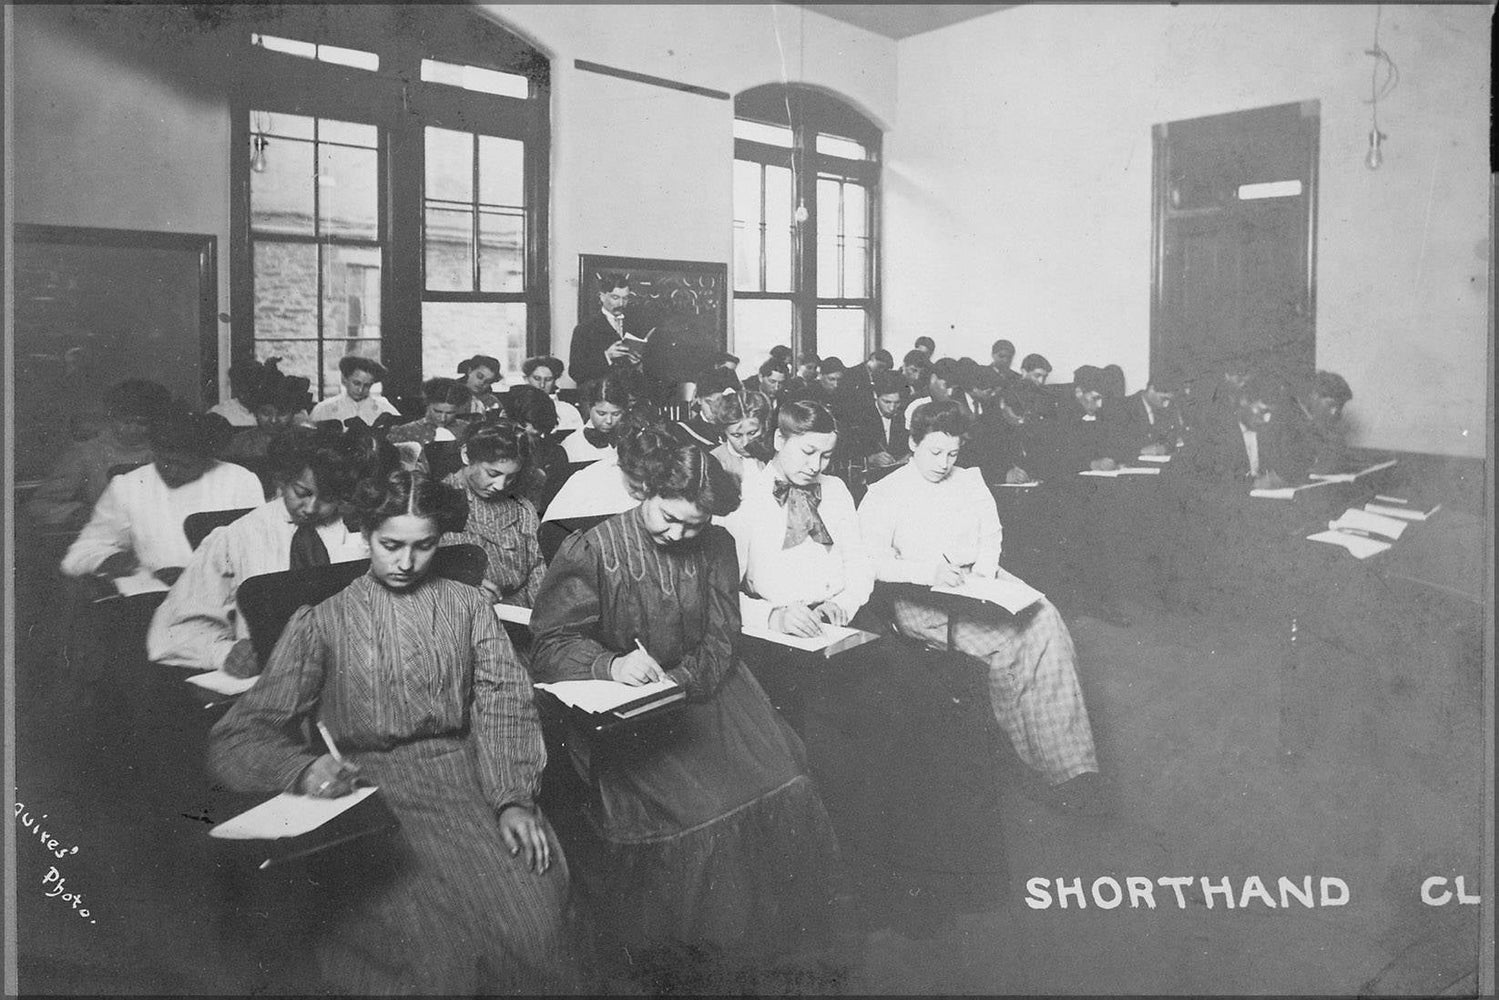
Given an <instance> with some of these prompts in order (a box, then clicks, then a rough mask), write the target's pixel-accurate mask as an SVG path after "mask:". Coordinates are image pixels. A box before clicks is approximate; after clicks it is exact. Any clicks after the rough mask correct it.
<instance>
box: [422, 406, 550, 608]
mask: <svg viewBox="0 0 1499 1000" xmlns="http://www.w3.org/2000/svg"><path fill="white" fill-rule="evenodd" d="M461 454H462V456H463V468H461V469H459V470H458V471H457V472H455V473H453V474H452V475H451V476H448V477H447V478H446V479H444V480H443V482H445V483H447V484H448V485H449V486H456V487H457V488H459V489H461V490H463V491H464V492H465V493H466V494H467V495H468V521H467V523H465V524H464V526H463V530H462V531H456V532H449V533H448V534H446V535H444V536H443V538H442V542H443V544H444V545H460V544H468V545H477V546H479V547H480V548H481V549H483V550H484V554H485V556H487V557H488V565H487V567H486V568H485V570H484V589H485V590H486V591H488V592H489V596H490V598H491V599H492V600H493V601H494V602H495V603H497V604H499V603H504V604H514V605H516V606H518V607H522V608H529V607H531V606H532V605H533V604H534V603H535V601H536V592H537V591H538V590H540V589H541V579H542V577H543V576H545V575H546V562H545V561H544V560H543V559H542V558H541V548H540V546H539V545H537V543H536V530H537V527H538V526H539V522H538V520H537V517H536V508H535V507H534V506H532V504H531V501H530V500H527V499H526V498H525V496H523V495H522V494H523V493H524V492H525V490H526V489H527V484H528V483H529V482H530V480H531V479H532V478H533V477H535V476H536V473H535V472H534V471H533V470H532V468H531V447H530V440H529V439H528V438H527V436H526V432H525V431H524V430H523V429H522V428H521V427H520V426H519V425H517V424H515V423H514V422H512V421H510V420H509V419H507V418H504V417H500V418H497V419H495V420H493V421H491V422H488V423H484V424H481V425H479V427H477V428H476V429H475V430H474V432H473V433H472V434H470V435H469V437H468V440H467V441H465V442H464V443H463V450H462V452H461Z"/></svg>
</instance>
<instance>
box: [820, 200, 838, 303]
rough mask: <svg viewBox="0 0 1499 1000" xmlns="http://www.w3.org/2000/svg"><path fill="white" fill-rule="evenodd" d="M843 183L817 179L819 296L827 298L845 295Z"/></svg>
mask: <svg viewBox="0 0 1499 1000" xmlns="http://www.w3.org/2000/svg"><path fill="white" fill-rule="evenodd" d="M840 186H841V185H839V183H838V182H837V181H832V180H827V179H826V178H822V177H819V178H818V179H817V295H818V297H820V298H824V299H840V298H843V292H842V290H841V288H842V285H841V284H840V278H841V277H842V274H841V271H842V262H841V260H840V259H839V255H838V242H839V240H838V237H839V235H840V232H839V219H840V210H839V205H838V194H839V187H840Z"/></svg>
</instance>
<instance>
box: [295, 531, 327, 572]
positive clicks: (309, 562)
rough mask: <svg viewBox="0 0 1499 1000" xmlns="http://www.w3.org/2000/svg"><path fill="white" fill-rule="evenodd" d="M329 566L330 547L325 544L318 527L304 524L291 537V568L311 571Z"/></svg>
mask: <svg viewBox="0 0 1499 1000" xmlns="http://www.w3.org/2000/svg"><path fill="white" fill-rule="evenodd" d="M326 565H328V546H326V545H324V544H323V539H322V536H321V535H319V534H318V533H317V526H316V525H311V524H304V525H301V526H300V527H298V528H297V530H296V531H295V532H293V533H292V536H291V568H292V569H311V568H313V567H314V566H326Z"/></svg>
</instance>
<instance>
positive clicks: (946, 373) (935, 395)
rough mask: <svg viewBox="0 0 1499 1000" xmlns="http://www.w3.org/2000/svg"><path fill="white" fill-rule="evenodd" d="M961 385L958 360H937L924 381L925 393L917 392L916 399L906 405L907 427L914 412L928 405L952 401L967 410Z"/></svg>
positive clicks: (961, 373) (961, 371)
mask: <svg viewBox="0 0 1499 1000" xmlns="http://www.w3.org/2000/svg"><path fill="white" fill-rule="evenodd" d="M913 385H914V383H913ZM963 385H964V379H963V369H962V365H961V363H960V362H959V361H958V359H957V358H940V359H938V360H937V362H936V363H934V364H933V365H932V366H931V374H930V375H929V376H928V378H927V380H926V392H925V393H924V394H923V393H920V392H919V391H918V393H917V395H916V397H915V398H914V399H912V400H911V401H910V402H909V403H907V404H906V424H907V426H909V425H910V423H911V418H912V417H913V416H915V415H916V412H917V411H918V410H920V409H921V408H922V407H923V406H926V405H927V404H928V403H932V402H939V403H940V402H947V401H948V400H952V401H954V402H956V403H957V404H958V405H959V406H961V407H963V409H964V410H967V409H968V400H967V399H966V398H964V395H963Z"/></svg>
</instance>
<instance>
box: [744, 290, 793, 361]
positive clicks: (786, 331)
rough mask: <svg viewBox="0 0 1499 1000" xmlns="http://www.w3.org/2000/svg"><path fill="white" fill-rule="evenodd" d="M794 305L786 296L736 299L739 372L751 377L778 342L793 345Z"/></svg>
mask: <svg viewBox="0 0 1499 1000" xmlns="http://www.w3.org/2000/svg"><path fill="white" fill-rule="evenodd" d="M793 315H794V313H793V312H792V304H791V303H790V302H787V301H785V300H784V299H768V300H767V299H735V300H734V347H733V351H734V354H735V355H736V356H738V358H739V374H740V375H741V376H742V377H744V378H748V377H749V376H751V375H753V374H755V373H756V372H757V371H759V369H760V365H761V364H762V363H763V362H764V361H765V359H766V358H768V357H770V349H771V348H772V347H774V346H776V345H777V344H785V345H786V346H788V347H789V346H791V327H792V317H793Z"/></svg>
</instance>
